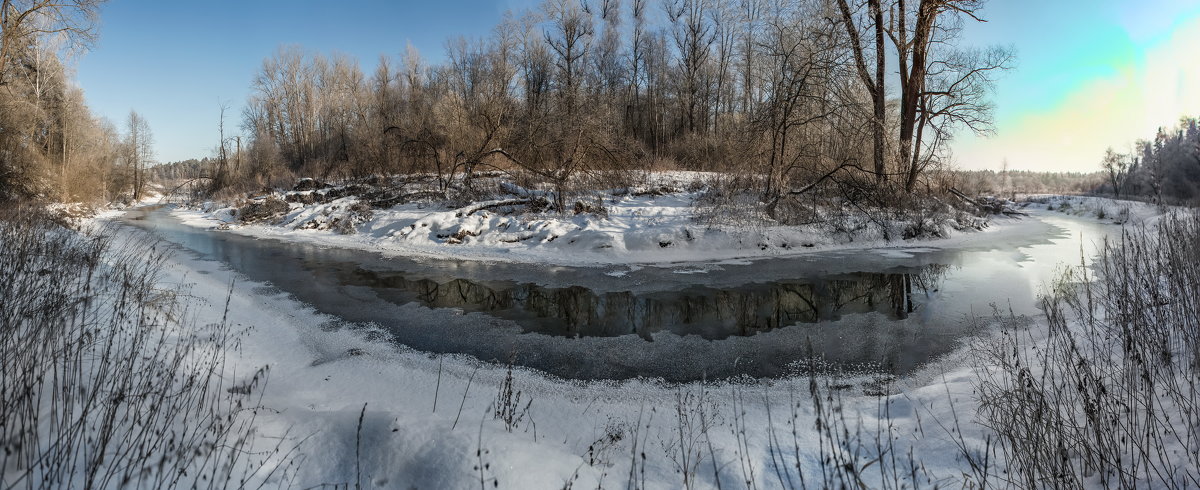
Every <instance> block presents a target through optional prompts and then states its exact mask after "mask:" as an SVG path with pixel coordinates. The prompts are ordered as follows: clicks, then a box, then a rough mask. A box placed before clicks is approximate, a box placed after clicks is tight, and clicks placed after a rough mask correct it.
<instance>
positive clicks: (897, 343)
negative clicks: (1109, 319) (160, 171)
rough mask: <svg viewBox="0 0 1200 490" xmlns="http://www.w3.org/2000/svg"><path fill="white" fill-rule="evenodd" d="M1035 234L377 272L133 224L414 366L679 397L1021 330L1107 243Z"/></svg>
mask: <svg viewBox="0 0 1200 490" xmlns="http://www.w3.org/2000/svg"><path fill="white" fill-rule="evenodd" d="M1043 219H1044V221H1045V222H1046V223H1049V225H1052V226H1045V225H1041V224H1040V223H1036V222H1035V223H1031V225H1037V226H1031V227H1027V228H1025V229H1024V230H1025V231H1026V232H1028V233H1029V234H1030V235H1033V236H1035V237H1034V238H1029V237H1014V236H1008V235H1002V234H999V233H997V234H996V235H995V240H992V241H991V242H990V243H987V244H984V245H976V246H972V247H966V248H965V249H963V250H939V249H937V248H932V247H900V248H893V249H883V250H869V251H842V252H831V253H820V254H811V255H806V256H798V257H793V258H786V259H761V260H752V261H750V260H743V261H723V262H720V263H717V264H678V265H673V266H622V267H608V268H567V267H545V268H543V267H540V266H536V265H522V264H504V263H476V262H456V261H432V260H414V259H407V258H397V257H392V258H384V257H381V256H379V255H377V254H372V253H368V252H362V251H354V250H345V249H336V248H321V247H317V246H313V245H307V244H297V243H283V242H277V241H273V240H256V239H252V238H247V237H243V236H238V235H234V234H230V233H214V232H209V231H204V230H199V229H195V228H190V227H186V226H183V225H180V224H179V223H177V222H174V221H173V220H172V219H170V218H169V217H168V216H166V215H165V213H154V214H151V215H150V217H149V219H147V220H144V221H139V222H138V223H139V224H142V225H147V226H153V227H154V228H155V229H156V232H157V233H158V234H159V235H160V236H163V237H164V238H166V239H168V240H170V241H173V242H175V243H179V244H182V245H183V246H185V247H186V248H189V249H191V250H194V251H196V252H197V253H199V254H201V255H202V256H205V257H207V258H214V259H217V260H220V261H222V262H225V263H227V264H229V265H230V266H231V268H233V269H235V270H237V271H239V272H241V273H242V274H243V275H245V276H246V277H247V278H249V279H250V280H254V281H262V282H269V283H271V284H272V285H273V286H274V287H275V288H278V289H279V290H281V291H283V292H286V293H288V294H290V295H292V296H294V297H295V298H296V299H298V300H300V301H302V302H305V303H307V304H309V305H312V306H313V307H314V308H316V309H317V310H318V311H320V312H323V313H327V314H330V315H334V316H337V317H340V318H342V319H344V320H346V321H348V322H351V323H371V324H377V325H379V326H381V327H383V328H384V329H386V330H387V331H389V332H391V334H392V335H393V339H394V340H395V341H397V342H399V343H402V344H405V345H408V346H410V347H412V348H415V349H418V350H424V351H430V352H457V353H466V354H470V355H474V356H476V357H479V358H480V359H484V360H497V361H501V362H507V361H509V360H512V361H513V362H516V363H519V364H523V365H527V366H530V367H534V368H537V369H541V370H543V371H547V372H549V373H551V374H555V375H559V376H564V377H574V378H618V379H620V378H629V377H633V376H657V377H663V378H666V379H669V380H676V381H683V380H692V379H700V378H710V379H711V378H721V377H728V376H733V375H737V374H749V375H752V376H779V375H784V374H788V373H789V372H791V371H790V369H792V368H791V366H793V365H795V364H796V363H798V362H802V361H804V360H805V359H807V358H808V356H809V354H810V353H812V354H816V355H818V356H820V357H823V358H824V359H825V360H827V361H829V362H832V363H835V364H837V365H843V366H848V365H861V364H875V365H879V366H882V369H884V370H887V371H892V372H898V373H902V372H907V371H909V370H911V369H913V368H915V367H917V366H919V365H920V364H921V363H923V362H925V361H927V360H929V359H930V358H931V357H933V356H937V355H940V354H944V353H947V352H949V351H950V350H952V349H953V348H954V347H955V346H956V345H957V342H958V340H959V339H961V338H963V336H966V335H970V334H971V333H972V332H971V330H970V328H971V327H970V326H969V324H968V322H965V321H964V320H965V318H966V317H967V316H968V315H977V316H983V317H990V316H991V314H992V306H991V305H992V304H996V306H997V307H998V308H999V310H1000V311H1001V312H1004V313H1007V312H1008V311H1009V309H1010V308H1011V310H1012V311H1013V312H1014V313H1016V314H1018V315H1022V314H1026V315H1035V314H1037V313H1038V309H1037V306H1038V303H1037V297H1038V294H1039V292H1040V291H1041V288H1042V286H1043V284H1048V283H1049V281H1051V280H1053V279H1054V278H1055V277H1056V272H1057V271H1059V270H1061V266H1060V264H1064V263H1067V264H1078V263H1079V258H1080V247H1081V244H1082V245H1083V247H1084V248H1085V249H1087V250H1089V252H1088V253H1089V254H1090V253H1091V252H1090V250H1092V249H1093V245H1094V241H1095V240H1096V239H1098V238H1099V237H1100V236H1102V233H1103V232H1104V231H1106V230H1115V229H1116V228H1115V227H1112V226H1111V225H1102V224H1097V223H1091V222H1085V221H1082V220H1076V219H1067V218H1060V217H1057V216H1054V215H1049V216H1046V217H1044V218H1043ZM1081 236H1083V237H1084V238H1083V239H1082V241H1081V238H1080V237H1081ZM983 237H986V238H989V239H990V238H992V236H991V235H984V236H983ZM863 271H866V272H863ZM614 272H619V274H613V273H614ZM681 272H687V273H681ZM263 294H267V292H266V291H264V293H263ZM464 313H465V314H464ZM781 327H782V328H781Z"/></svg>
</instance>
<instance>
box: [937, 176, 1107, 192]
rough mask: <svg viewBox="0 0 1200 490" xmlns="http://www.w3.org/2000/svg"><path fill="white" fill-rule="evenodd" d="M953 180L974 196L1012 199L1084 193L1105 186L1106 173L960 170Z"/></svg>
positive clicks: (962, 189) (960, 188) (961, 188)
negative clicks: (1027, 195)
mask: <svg viewBox="0 0 1200 490" xmlns="http://www.w3.org/2000/svg"><path fill="white" fill-rule="evenodd" d="M952 174H953V178H952V180H953V181H954V182H955V183H956V185H958V186H959V190H961V191H963V192H966V193H968V194H971V195H979V196H984V195H991V196H997V197H1011V196H1013V195H1015V194H1084V193H1091V192H1095V191H1096V190H1097V189H1098V188H1099V187H1100V186H1101V185H1102V184H1103V183H1104V174H1103V173H1102V172H1099V171H1097V172H1035V171H1030V170H1001V171H995V170H959V171H954V172H953V173H952Z"/></svg>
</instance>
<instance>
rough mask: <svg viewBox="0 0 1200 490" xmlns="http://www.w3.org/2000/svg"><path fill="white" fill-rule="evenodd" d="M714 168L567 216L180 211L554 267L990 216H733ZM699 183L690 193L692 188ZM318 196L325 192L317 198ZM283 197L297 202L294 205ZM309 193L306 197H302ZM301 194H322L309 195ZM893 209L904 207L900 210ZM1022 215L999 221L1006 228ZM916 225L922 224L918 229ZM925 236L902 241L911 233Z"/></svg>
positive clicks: (900, 233) (949, 234) (725, 252)
mask: <svg viewBox="0 0 1200 490" xmlns="http://www.w3.org/2000/svg"><path fill="white" fill-rule="evenodd" d="M704 178H706V174H700V173H695V172H671V173H663V174H657V175H656V176H655V177H654V179H655V180H654V181H653V185H651V186H647V187H646V188H644V189H640V190H639V189H622V190H620V191H619V192H615V193H613V192H610V193H608V194H603V193H602V194H603V195H598V196H597V197H596V198H595V199H596V201H595V202H596V203H598V205H597V208H602V210H601V211H595V212H580V213H574V214H568V215H561V214H557V213H553V212H518V213H513V212H512V209H511V207H510V206H505V205H504V203H505V202H507V201H511V200H514V199H516V196H517V195H518V194H521V193H528V192H534V191H528V190H524V189H521V188H517V187H515V186H512V185H511V184H502V188H504V189H507V191H508V192H512V193H515V194H512V195H508V196H507V197H501V198H499V199H495V200H492V201H484V202H477V203H471V204H468V205H464V206H459V207H454V208H448V207H446V206H445V205H443V204H440V203H437V202H429V201H421V202H410V203H406V204H395V205H392V206H388V207H386V208H383V209H371V208H370V207H369V206H367V205H366V204H365V203H366V200H365V199H363V198H361V197H360V196H353V195H351V196H346V197H339V198H336V199H332V200H327V199H322V198H321V197H320V196H322V195H323V194H320V193H328V192H329V191H328V190H308V191H303V192H302V193H289V194H288V195H285V194H276V195H273V196H268V197H265V198H259V200H258V202H265V201H266V200H271V201H272V202H273V203H274V205H275V206H279V207H280V211H279V212H278V213H276V215H275V216H273V217H271V218H269V219H263V220H256V221H253V222H246V221H245V220H244V216H239V208H238V207H236V206H233V205H222V204H218V203H212V202H210V203H205V204H203V205H201V206H198V207H196V208H184V207H180V208H177V209H175V210H173V214H174V216H176V217H177V218H179V219H180V220H182V221H183V222H185V223H187V224H189V225H192V226H197V227H201V228H215V229H220V230H227V231H229V232H233V233H238V234H243V235H247V236H254V237H260V238H274V239H280V240H289V241H301V242H307V243H315V244H323V245H329V246H337V247H344V248H354V249H361V250H371V251H378V252H381V253H385V254H403V255H418V256H426V257H435V258H455V259H472V260H500V261H513V262H527V263H542V264H556V265H604V264H622V263H663V262H689V261H718V260H729V259H742V258H754V257H786V256H793V255H800V254H805V253H809V252H812V251H828V250H844V249H860V248H886V247H897V246H900V247H905V246H908V247H911V246H924V245H928V244H944V245H946V246H954V245H958V244H964V243H970V242H971V241H974V240H986V238H984V237H985V236H986V235H988V234H989V233H990V230H991V228H989V224H990V223H989V222H988V221H986V220H983V219H979V218H975V217H972V216H970V215H968V214H966V213H962V212H959V211H955V210H953V209H952V208H945V209H944V210H943V211H940V212H936V213H931V214H928V215H921V216H917V217H913V216H901V215H893V216H888V213H887V212H886V211H882V210H881V211H878V212H877V214H875V215H868V214H863V213H860V212H849V211H846V210H838V209H830V208H816V211H815V212H816V213H817V214H818V216H816V217H814V219H813V222H812V223H810V224H795V225H785V224H777V223H774V222H773V221H771V220H765V219H763V217H761V216H758V217H751V218H747V217H742V218H739V219H734V217H733V216H732V215H735V214H738V213H744V212H745V211H746V210H745V209H734V208H732V207H721V206H708V205H706V204H705V201H704V199H705V192H707V191H706V190H705V189H704V188H703V186H704V185H703V182H704V180H703V179H704ZM688 189H691V190H688ZM314 196H317V197H314ZM283 199H288V200H289V201H291V202H288V203H286V207H284V203H283ZM297 201H299V202H297ZM303 201H315V202H309V203H307V204H306V203H303ZM893 214H894V213H893ZM1013 221H1015V220H1013V219H1009V218H1003V217H1001V218H995V219H993V220H991V223H997V224H1000V225H1001V227H1004V225H1006V224H1010V223H1012V222H1013ZM914 227H915V228H916V229H917V230H918V231H914ZM914 234H915V235H919V236H916V237H915V238H912V239H907V240H906V239H904V237H905V236H906V235H914Z"/></svg>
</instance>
